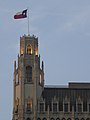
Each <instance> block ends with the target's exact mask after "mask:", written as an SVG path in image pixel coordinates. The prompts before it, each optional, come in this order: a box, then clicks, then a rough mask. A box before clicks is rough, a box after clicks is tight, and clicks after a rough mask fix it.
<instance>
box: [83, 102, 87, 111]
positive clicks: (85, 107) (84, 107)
mask: <svg viewBox="0 0 90 120" xmlns="http://www.w3.org/2000/svg"><path fill="white" fill-rule="evenodd" d="M83 111H84V112H85V111H87V102H86V101H84V102H83Z"/></svg>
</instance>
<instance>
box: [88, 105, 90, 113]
mask: <svg viewBox="0 0 90 120" xmlns="http://www.w3.org/2000/svg"><path fill="white" fill-rule="evenodd" d="M88 107H89V112H90V104H89V105H88Z"/></svg>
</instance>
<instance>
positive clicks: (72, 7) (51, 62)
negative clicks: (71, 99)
mask: <svg viewBox="0 0 90 120" xmlns="http://www.w3.org/2000/svg"><path fill="white" fill-rule="evenodd" d="M27 7H29V18H30V19H29V23H30V35H33V34H34V35H35V36H37V37H38V39H39V53H40V55H41V60H43V61H44V64H45V84H49V85H51V84H52V85H67V84H68V82H75V81H76V82H90V0H22V1H21V0H0V120H11V119H12V109H13V69H14V68H13V63H14V60H17V55H18V53H19V40H20V36H22V35H24V34H26V35H27V33H28V29H27V19H23V20H14V19H13V16H14V14H15V13H16V12H19V11H22V10H24V9H26V8H27Z"/></svg>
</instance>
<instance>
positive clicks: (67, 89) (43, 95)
mask: <svg viewBox="0 0 90 120" xmlns="http://www.w3.org/2000/svg"><path fill="white" fill-rule="evenodd" d="M13 84H14V85H13V86H14V87H13V88H14V95H13V101H14V102H13V120H90V83H82V82H81V83H73V82H72V83H69V84H68V85H66V86H59V85H58V86H56V85H55V86H52V85H50V86H45V85H44V64H43V62H42V64H41V68H40V55H38V38H36V37H35V36H29V35H28V36H26V35H24V36H22V37H20V53H19V55H18V62H17V64H16V61H15V62H14V80H13Z"/></svg>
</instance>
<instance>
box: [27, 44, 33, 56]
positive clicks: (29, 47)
mask: <svg viewBox="0 0 90 120" xmlns="http://www.w3.org/2000/svg"><path fill="white" fill-rule="evenodd" d="M26 53H27V55H31V54H32V47H31V45H28V46H27V48H26Z"/></svg>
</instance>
